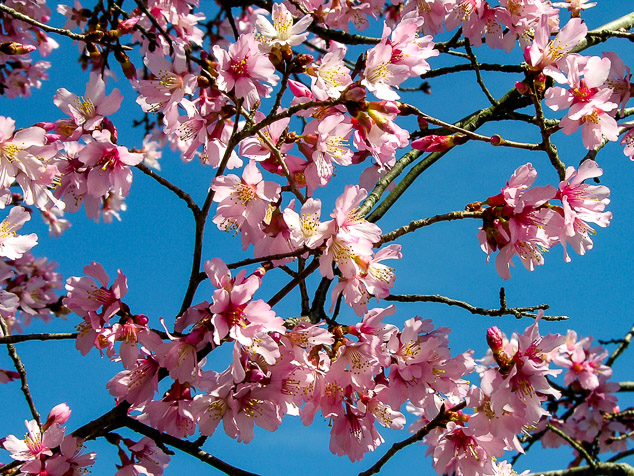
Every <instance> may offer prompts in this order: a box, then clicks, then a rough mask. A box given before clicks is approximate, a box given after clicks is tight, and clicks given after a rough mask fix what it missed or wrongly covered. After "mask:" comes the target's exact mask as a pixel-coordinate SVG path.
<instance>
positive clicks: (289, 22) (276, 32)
mask: <svg viewBox="0 0 634 476" xmlns="http://www.w3.org/2000/svg"><path fill="white" fill-rule="evenodd" d="M271 18H272V19H273V24H272V25H271V22H270V21H268V20H267V19H266V17H264V16H263V15H258V16H257V20H256V22H255V25H256V27H257V29H258V31H259V32H260V34H261V35H262V37H263V38H264V41H265V43H264V44H265V45H266V46H267V49H273V48H280V47H282V46H298V45H300V44H302V43H303V42H304V41H305V40H306V38H307V37H308V33H307V32H306V33H305V31H306V28H308V26H309V25H310V24H311V23H312V22H313V19H312V18H311V17H310V16H309V15H304V16H303V17H302V18H300V19H299V20H298V21H297V23H295V24H294V25H293V16H292V15H291V13H290V12H289V11H288V9H287V8H286V5H284V4H283V3H274V4H273V10H272V12H271Z"/></svg>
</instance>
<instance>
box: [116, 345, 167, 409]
mask: <svg viewBox="0 0 634 476" xmlns="http://www.w3.org/2000/svg"><path fill="white" fill-rule="evenodd" d="M159 368H160V367H159V364H158V362H157V361H156V360H154V359H153V358H152V357H147V358H145V359H143V360H138V361H137V365H136V367H135V368H134V369H132V370H124V371H122V372H119V373H118V374H117V375H115V376H114V377H113V378H112V379H111V380H110V381H109V382H108V383H107V384H106V388H107V389H108V391H109V392H110V395H112V396H113V397H115V398H117V399H119V400H126V401H127V402H129V403H131V404H132V405H139V406H140V405H143V404H145V403H147V402H149V401H150V400H152V398H153V397H154V393H155V392H156V391H157V390H158V371H159Z"/></svg>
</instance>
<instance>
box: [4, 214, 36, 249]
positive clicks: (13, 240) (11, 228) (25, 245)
mask: <svg viewBox="0 0 634 476" xmlns="http://www.w3.org/2000/svg"><path fill="white" fill-rule="evenodd" d="M30 219H31V214H30V213H29V212H27V211H26V210H25V209H24V208H22V207H13V208H12V209H11V211H10V212H9V216H8V217H7V218H5V219H4V220H3V221H2V223H0V256H4V257H5V258H9V259H18V258H21V257H22V255H24V253H26V252H27V251H29V250H30V249H31V248H33V247H34V246H35V245H37V235H36V234H35V233H31V234H30V235H18V234H17V233H16V231H17V230H19V229H20V228H22V225H24V223H25V222H27V221H29V220H30Z"/></svg>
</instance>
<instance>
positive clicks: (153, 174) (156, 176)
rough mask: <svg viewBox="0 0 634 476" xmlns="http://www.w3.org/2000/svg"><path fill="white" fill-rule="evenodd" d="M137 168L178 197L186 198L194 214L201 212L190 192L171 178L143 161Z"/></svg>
mask: <svg viewBox="0 0 634 476" xmlns="http://www.w3.org/2000/svg"><path fill="white" fill-rule="evenodd" d="M136 168H137V169H139V170H140V171H141V172H143V173H144V174H145V175H147V176H149V177H152V178H153V179H154V180H156V181H157V182H158V183H160V184H161V185H163V186H164V187H165V188H167V189H168V190H171V191H172V192H174V193H175V194H176V196H177V197H178V198H180V199H181V200H184V201H185V203H186V204H187V206H188V207H189V209H190V210H191V211H192V212H193V213H194V216H196V214H198V213H200V208H198V205H196V202H194V200H193V199H192V197H191V196H190V195H189V194H188V193H186V192H184V191H183V190H181V189H180V188H178V187H177V186H176V185H174V184H173V183H172V182H170V181H169V180H167V179H165V178H163V177H161V176H160V175H159V174H157V173H156V172H154V171H153V170H152V169H150V168H149V167H148V166H147V165H145V164H143V163H141V164H137V165H136Z"/></svg>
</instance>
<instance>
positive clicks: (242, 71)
mask: <svg viewBox="0 0 634 476" xmlns="http://www.w3.org/2000/svg"><path fill="white" fill-rule="evenodd" d="M213 53H214V56H215V57H216V59H217V60H218V73H219V76H218V78H217V80H216V81H217V84H218V88H219V89H220V90H221V91H226V92H230V91H232V90H235V94H236V96H237V97H238V98H242V99H244V100H245V106H246V107H247V108H249V109H251V108H252V107H253V106H254V105H255V103H256V102H259V100H260V97H268V96H269V95H270V93H271V91H272V88H271V87H270V86H267V85H265V84H263V83H269V84H270V85H271V86H275V85H276V84H277V81H278V77H277V76H276V75H275V74H274V73H275V68H274V66H273V65H272V64H271V62H270V61H269V59H268V58H267V57H266V56H265V55H263V54H261V53H260V52H259V49H258V43H257V41H256V40H255V38H254V36H253V35H244V34H243V35H240V36H239V37H238V40H237V41H236V42H235V43H234V44H232V45H231V46H230V47H229V51H228V52H227V51H225V50H223V49H222V48H220V46H218V45H214V47H213Z"/></svg>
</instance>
